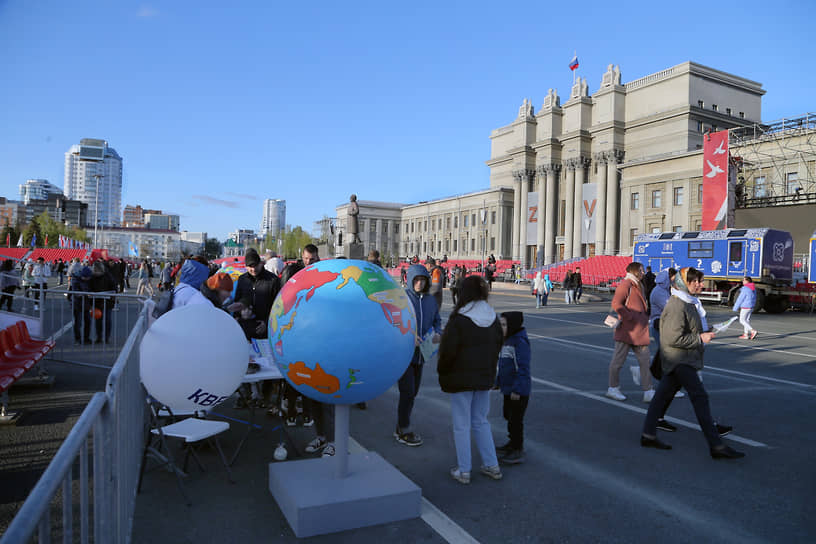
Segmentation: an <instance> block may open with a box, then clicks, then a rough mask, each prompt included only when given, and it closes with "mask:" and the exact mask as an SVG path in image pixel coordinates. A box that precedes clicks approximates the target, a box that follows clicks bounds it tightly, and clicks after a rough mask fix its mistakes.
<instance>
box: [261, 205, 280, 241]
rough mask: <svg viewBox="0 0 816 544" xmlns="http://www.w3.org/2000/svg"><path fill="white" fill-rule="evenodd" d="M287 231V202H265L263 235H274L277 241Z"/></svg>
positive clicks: (262, 223)
mask: <svg viewBox="0 0 816 544" xmlns="http://www.w3.org/2000/svg"><path fill="white" fill-rule="evenodd" d="M285 229H286V201H285V200H280V199H272V198H267V199H266V200H264V202H263V219H262V221H261V234H263V235H264V236H268V235H270V234H271V235H272V236H273V237H274V238H275V239H276V240H277V238H278V237H279V236H280V233H281V231H283V230H285Z"/></svg>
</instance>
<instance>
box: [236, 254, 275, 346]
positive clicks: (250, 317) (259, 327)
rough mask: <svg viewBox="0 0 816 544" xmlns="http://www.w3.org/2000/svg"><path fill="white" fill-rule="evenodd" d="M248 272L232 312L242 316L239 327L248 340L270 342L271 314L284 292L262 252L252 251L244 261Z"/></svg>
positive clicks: (241, 277) (240, 286)
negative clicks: (254, 339) (268, 339)
mask: <svg viewBox="0 0 816 544" xmlns="http://www.w3.org/2000/svg"><path fill="white" fill-rule="evenodd" d="M244 262H245V263H246V269H247V271H246V272H244V273H243V274H241V276H240V277H239V278H238V286H237V287H236V289H235V302H234V303H233V304H231V305H230V307H229V311H230V312H238V313H239V317H238V324H239V325H241V328H242V329H243V330H244V334H245V335H246V337H247V339H250V338H266V337H267V330H266V326H267V323H268V321H269V311H270V310H271V309H272V303H273V302H275V297H276V296H278V291H280V280H279V279H278V277H277V276H275V275H274V274H272V273H271V272H270V271H268V270H266V269H265V268H264V267H263V262H261V257H260V256H259V255H258V252H257V251H255V250H254V249H252V248H249V249H248V250H247V252H246V256H245V257H244Z"/></svg>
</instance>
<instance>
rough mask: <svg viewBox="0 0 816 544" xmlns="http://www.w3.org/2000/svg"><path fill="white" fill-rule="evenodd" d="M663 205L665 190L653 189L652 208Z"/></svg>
mask: <svg viewBox="0 0 816 544" xmlns="http://www.w3.org/2000/svg"><path fill="white" fill-rule="evenodd" d="M662 207H663V190H662V189H655V190H654V191H652V208H662Z"/></svg>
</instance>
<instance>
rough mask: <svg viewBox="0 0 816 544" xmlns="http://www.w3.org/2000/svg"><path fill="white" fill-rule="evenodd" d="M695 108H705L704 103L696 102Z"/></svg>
mask: <svg viewBox="0 0 816 544" xmlns="http://www.w3.org/2000/svg"><path fill="white" fill-rule="evenodd" d="M697 107H698V108H705V102H703V101H702V100H698V101H697Z"/></svg>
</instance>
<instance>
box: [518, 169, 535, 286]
mask: <svg viewBox="0 0 816 544" xmlns="http://www.w3.org/2000/svg"><path fill="white" fill-rule="evenodd" d="M531 178H532V175H531V174H530V171H529V170H528V171H525V172H524V177H523V178H522V179H521V214H519V219H520V220H521V223H519V261H520V262H521V268H522V269H524V270H526V269H527V268H528V264H529V263H528V262H527V217H528V216H529V214H530V206H529V203H528V202H527V193H528V191H529V190H530V179H531Z"/></svg>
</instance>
